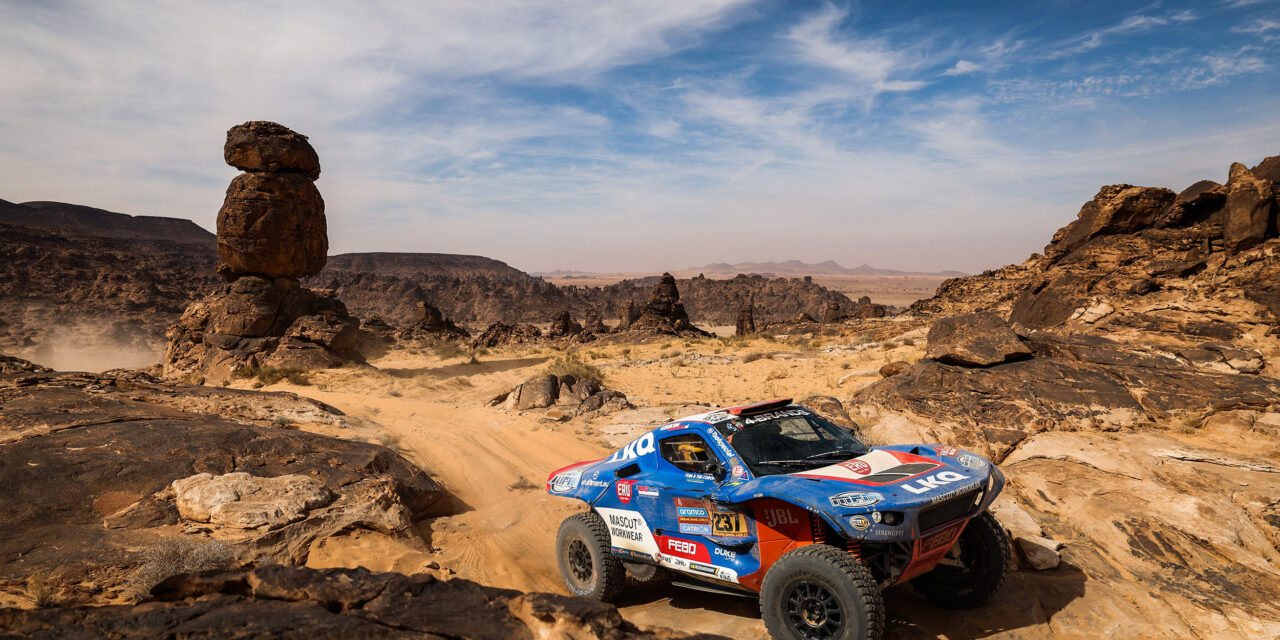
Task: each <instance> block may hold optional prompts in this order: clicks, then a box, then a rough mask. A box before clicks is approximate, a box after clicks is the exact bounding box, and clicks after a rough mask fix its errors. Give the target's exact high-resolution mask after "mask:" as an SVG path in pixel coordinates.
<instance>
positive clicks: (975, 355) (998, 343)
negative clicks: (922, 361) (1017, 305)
mask: <svg viewBox="0 0 1280 640" xmlns="http://www.w3.org/2000/svg"><path fill="white" fill-rule="evenodd" d="M928 340H929V346H928V348H927V349H926V350H925V356H926V357H928V358H932V359H934V360H938V361H940V362H945V363H947V364H958V365H963V366H970V367H985V366H990V365H993V364H1000V363H1002V362H1009V361H1011V360H1017V359H1020V358H1025V357H1027V356H1029V355H1031V349H1029V348H1028V347H1027V345H1025V344H1023V343H1022V339H1021V338H1019V337H1018V335H1017V334H1015V333H1014V332H1013V329H1012V328H1010V327H1009V324H1008V323H1006V322H1005V321H1003V320H1001V319H1000V318H998V317H996V316H995V315H993V314H990V313H986V312H980V313H971V314H967V315H963V316H956V317H953V318H943V319H941V320H938V321H937V322H934V323H933V326H932V327H930V328H929V337H928ZM885 377H888V376H885Z"/></svg>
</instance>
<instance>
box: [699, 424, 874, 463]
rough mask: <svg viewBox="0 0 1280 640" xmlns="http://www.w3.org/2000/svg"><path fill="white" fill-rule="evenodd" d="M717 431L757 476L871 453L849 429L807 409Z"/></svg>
mask: <svg viewBox="0 0 1280 640" xmlns="http://www.w3.org/2000/svg"><path fill="white" fill-rule="evenodd" d="M716 429H717V430H718V431H720V433H721V434H722V435H724V436H725V438H727V439H728V440H729V443H730V444H732V445H733V448H734V450H736V451H737V452H738V455H740V456H742V460H743V462H745V463H746V464H747V467H748V468H749V469H751V472H752V473H753V474H755V475H757V476H768V475H775V474H779V473H791V472H793V471H799V470H803V469H812V468H816V467H824V466H827V465H830V464H834V463H836V462H840V461H842V460H848V459H850V458H856V457H858V456H860V455H863V454H865V453H867V451H868V449H867V446H866V445H865V444H862V443H861V442H859V441H858V439H857V438H855V437H854V436H853V433H852V432H851V431H850V430H849V429H846V428H844V427H841V426H839V425H836V424H833V423H831V422H830V421H828V420H826V419H824V418H822V417H820V416H817V415H815V414H813V413H810V412H809V411H806V410H803V409H783V410H780V411H773V412H770V413H766V414H763V415H758V416H748V417H742V418H734V419H733V420H731V421H728V422H724V423H720V424H718V425H716Z"/></svg>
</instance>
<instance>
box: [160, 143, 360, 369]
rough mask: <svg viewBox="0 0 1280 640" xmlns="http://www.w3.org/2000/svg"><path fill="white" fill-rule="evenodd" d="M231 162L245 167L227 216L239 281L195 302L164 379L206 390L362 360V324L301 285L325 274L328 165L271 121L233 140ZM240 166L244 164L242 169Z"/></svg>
mask: <svg viewBox="0 0 1280 640" xmlns="http://www.w3.org/2000/svg"><path fill="white" fill-rule="evenodd" d="M224 155H225V157H226V158H227V161H228V163H232V162H235V163H239V165H244V166H243V167H241V168H246V169H247V171H249V172H248V173H243V174H240V175H239V176H236V178H235V179H234V180H233V181H232V183H231V187H230V188H229V189H228V190H227V199H226V201H225V202H224V203H223V205H222V210H221V211H219V213H218V254H219V255H220V256H221V257H222V260H223V265H221V266H220V267H219V273H221V274H222V275H223V276H224V277H225V278H227V279H228V280H230V281H231V284H230V285H228V286H226V287H223V288H222V289H221V290H219V291H217V292H215V293H214V294H213V295H211V296H209V297H207V298H205V299H204V300H201V301H199V302H196V303H194V304H192V305H191V306H189V307H187V310H186V311H185V312H183V314H182V317H181V318H180V319H179V320H178V322H177V323H175V324H173V325H172V326H171V327H170V328H169V330H168V332H167V334H166V336H167V338H168V348H167V349H166V351H165V357H164V372H165V375H166V376H170V377H179V376H182V377H185V378H187V379H199V380H201V381H206V382H215V381H220V380H227V379H228V378H230V377H231V376H232V375H235V374H237V373H239V372H241V371H251V370H254V369H257V368H259V367H264V366H273V367H298V368H303V369H318V368H326V367H335V366H340V365H342V364H344V363H347V362H359V361H362V357H361V355H360V353H359V350H358V348H357V347H358V342H359V339H360V331H359V327H360V321H359V320H357V319H356V318H353V317H351V315H350V314H349V313H347V308H346V306H345V305H343V304H342V302H340V301H339V300H337V299H335V298H332V297H330V296H327V295H323V294H320V293H317V292H315V291H312V290H310V289H305V288H302V287H300V286H299V284H298V281H297V280H296V279H295V278H298V277H301V276H306V275H310V274H313V273H316V272H317V271H319V270H320V269H321V268H322V267H324V262H325V252H326V251H327V249H328V236H327V235H326V232H325V220H324V202H323V200H321V199H320V192H318V191H316V189H315V186H314V185H312V184H311V181H312V180H313V179H314V176H318V175H319V171H320V169H319V161H318V160H315V163H314V166H312V164H311V160H312V159H314V156H315V152H314V151H313V150H311V147H310V145H309V144H308V143H307V142H306V137H305V136H302V135H300V134H297V133H294V132H292V131H290V130H288V129H286V128H284V127H282V126H280V125H277V124H274V123H269V122H248V123H245V124H243V125H239V126H237V127H233V128H232V129H231V130H230V131H229V132H228V133H227V145H226V146H225V147H224ZM239 165H237V166H239Z"/></svg>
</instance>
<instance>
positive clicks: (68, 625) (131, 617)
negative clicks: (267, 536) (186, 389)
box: [0, 565, 723, 640]
mask: <svg viewBox="0 0 1280 640" xmlns="http://www.w3.org/2000/svg"><path fill="white" fill-rule="evenodd" d="M0 628H3V629H6V630H7V631H8V632H10V633H13V634H15V635H17V636H23V637H60V636H65V635H67V633H68V632H69V631H70V630H71V629H81V630H85V633H89V631H88V630H90V629H92V630H93V631H92V633H93V634H94V635H95V636H102V637H111V638H120V639H124V640H129V639H133V638H138V639H141V638H200V639H203V638H210V639H212V638H227V637H237V638H309V639H314V640H321V639H326V638H334V639H338V638H342V639H346V638H423V639H424V640H425V639H430V638H474V639H476V640H507V639H508V638H572V639H574V640H642V639H649V638H653V639H655V640H657V639H666V638H685V637H687V638H695V639H697V640H717V637H716V636H708V635H705V634H699V635H694V636H685V635H681V634H677V633H675V632H672V631H668V630H664V629H657V630H651V631H640V630H639V629H637V628H636V626H635V625H633V624H631V623H629V622H627V621H625V620H624V619H623V618H622V616H621V615H620V614H619V613H618V610H617V609H616V608H614V606H613V605H610V604H605V603H603V602H598V601H594V600H588V599H586V598H570V597H566V596H559V595H551V594H546V593H529V594H525V593H521V592H519V591H512V590H509V589H497V588H494V587H485V586H481V585H478V584H476V583H474V582H470V581H467V580H461V579H454V580H447V581H441V580H438V579H436V578H435V577H433V576H431V575H429V574H416V575H413V576H405V575H402V574H399V573H371V572H369V571H368V570H365V569H324V570H317V569H309V568H305V567H286V566H278V565H272V566H262V567H257V568H252V569H243V570H237V571H223V572H214V573H206V574H199V575H193V574H183V575H180V576H176V577H173V578H170V579H169V580H166V581H165V582H163V583H161V584H160V585H158V586H156V587H155V589H154V590H153V591H152V599H151V601H150V602H147V603H144V604H140V605H131V606H107V607H76V608H61V609H37V610H29V611H23V610H20V609H0ZM719 640H723V638H720V639H719Z"/></svg>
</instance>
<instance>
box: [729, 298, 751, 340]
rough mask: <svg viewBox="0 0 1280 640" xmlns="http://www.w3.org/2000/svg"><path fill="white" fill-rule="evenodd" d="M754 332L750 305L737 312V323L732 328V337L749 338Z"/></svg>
mask: <svg viewBox="0 0 1280 640" xmlns="http://www.w3.org/2000/svg"><path fill="white" fill-rule="evenodd" d="M755 332H756V320H755V316H754V315H753V314H752V311H751V305H747V306H745V307H743V308H742V309H740V310H738V323H737V325H736V326H735V327H734V331H733V335H736V336H749V335H751V334H753V333H755Z"/></svg>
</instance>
